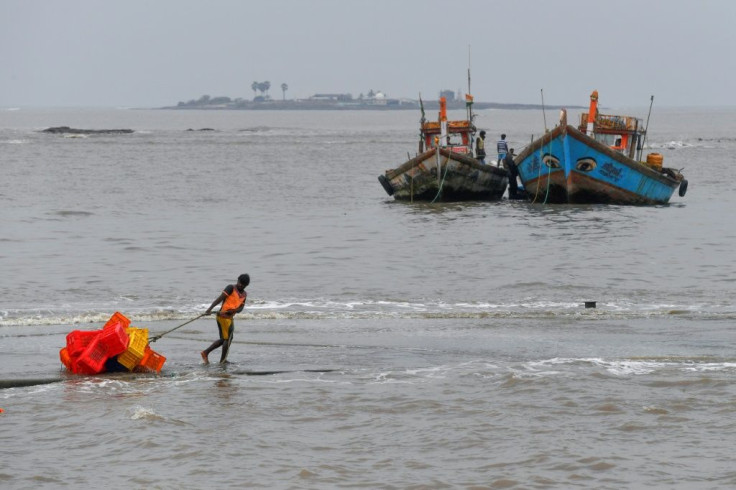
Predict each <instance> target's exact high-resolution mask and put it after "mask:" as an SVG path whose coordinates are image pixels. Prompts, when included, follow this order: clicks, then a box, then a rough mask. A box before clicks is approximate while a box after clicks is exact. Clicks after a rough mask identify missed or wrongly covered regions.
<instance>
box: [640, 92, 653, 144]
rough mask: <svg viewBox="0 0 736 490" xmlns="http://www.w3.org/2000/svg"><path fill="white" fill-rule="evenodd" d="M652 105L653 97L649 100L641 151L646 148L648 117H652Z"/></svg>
mask: <svg viewBox="0 0 736 490" xmlns="http://www.w3.org/2000/svg"><path fill="white" fill-rule="evenodd" d="M653 104H654V96H653V95H652V96H651V98H650V99H649V114H647V125H646V126H644V143H642V144H641V148H642V150H643V149H644V146H646V142H647V131H648V130H649V116H651V115H652V105H653Z"/></svg>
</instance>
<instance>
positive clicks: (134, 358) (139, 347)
mask: <svg viewBox="0 0 736 490" xmlns="http://www.w3.org/2000/svg"><path fill="white" fill-rule="evenodd" d="M125 333H127V334H128V337H129V338H130V341H129V342H128V349H127V350H126V351H125V352H123V353H122V354H120V355H118V362H119V363H120V364H122V365H123V366H125V367H126V368H128V370H129V371H132V370H133V368H135V367H136V366H137V365H138V363H140V362H141V359H143V354H145V352H146V347H148V329H147V328H135V327H130V328H126V329H125Z"/></svg>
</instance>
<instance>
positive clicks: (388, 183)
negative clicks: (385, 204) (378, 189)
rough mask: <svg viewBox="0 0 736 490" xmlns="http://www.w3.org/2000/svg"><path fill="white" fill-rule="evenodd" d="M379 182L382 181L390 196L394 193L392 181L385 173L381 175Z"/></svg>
mask: <svg viewBox="0 0 736 490" xmlns="http://www.w3.org/2000/svg"><path fill="white" fill-rule="evenodd" d="M378 182H380V183H381V185H382V186H383V190H385V191H386V193H387V194H388V195H389V196H393V195H394V188H393V187H392V186H391V182H389V181H388V179H387V178H386V176H385V175H379V176H378Z"/></svg>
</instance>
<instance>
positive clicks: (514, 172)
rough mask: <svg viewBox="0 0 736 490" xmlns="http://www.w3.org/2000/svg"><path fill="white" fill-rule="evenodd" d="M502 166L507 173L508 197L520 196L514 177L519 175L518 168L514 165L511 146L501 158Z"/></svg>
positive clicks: (515, 197) (516, 197)
mask: <svg viewBox="0 0 736 490" xmlns="http://www.w3.org/2000/svg"><path fill="white" fill-rule="evenodd" d="M503 168H505V169H506V172H507V173H508V174H509V199H518V198H519V197H520V196H519V186H518V184H517V183H516V177H518V176H519V169H518V168H517V167H516V163H514V149H513V148H511V151H509V152H508V153H507V154H506V156H505V157H504V158H503Z"/></svg>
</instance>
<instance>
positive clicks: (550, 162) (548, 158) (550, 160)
mask: <svg viewBox="0 0 736 490" xmlns="http://www.w3.org/2000/svg"><path fill="white" fill-rule="evenodd" d="M542 161H543V162H544V164H545V165H547V166H548V167H549V168H560V159H559V158H557V157H556V156H554V155H550V154H549V153H547V154H546V155H544V156H543V157H542Z"/></svg>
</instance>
